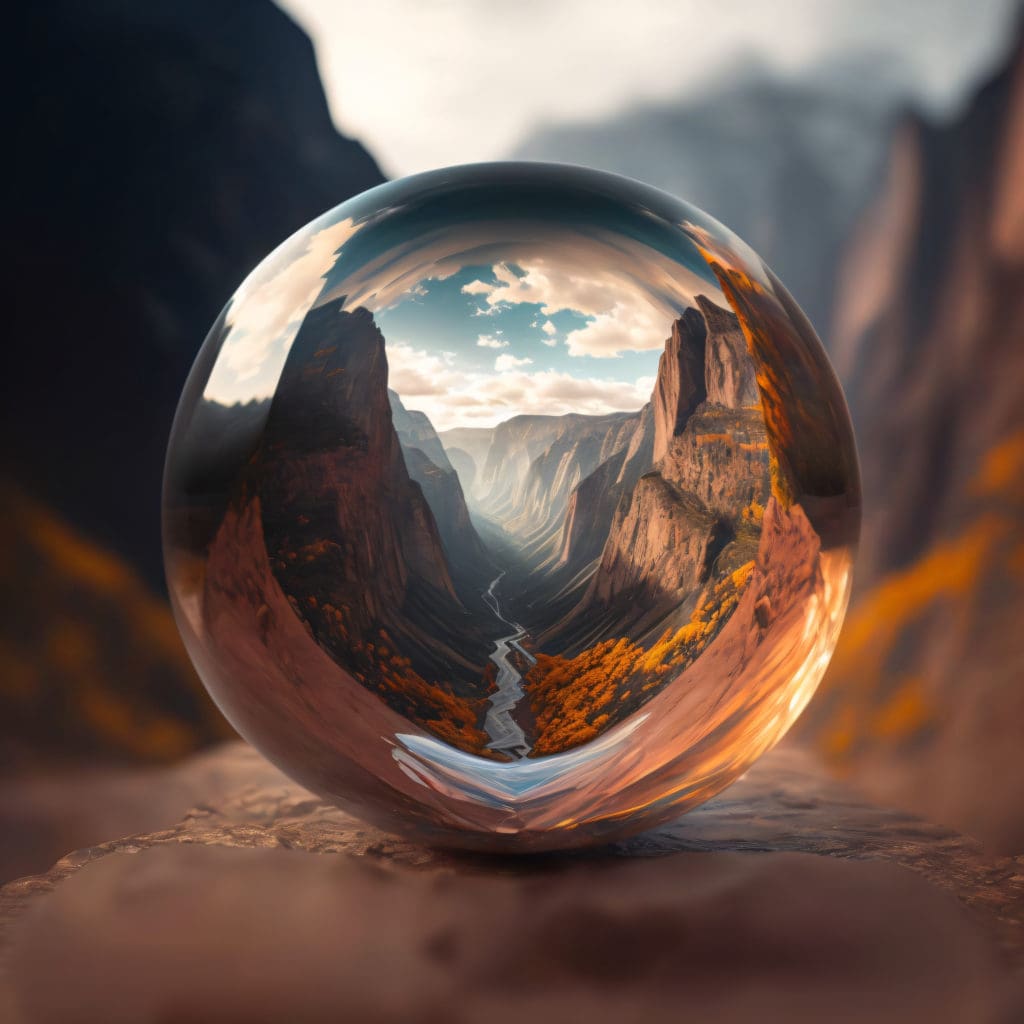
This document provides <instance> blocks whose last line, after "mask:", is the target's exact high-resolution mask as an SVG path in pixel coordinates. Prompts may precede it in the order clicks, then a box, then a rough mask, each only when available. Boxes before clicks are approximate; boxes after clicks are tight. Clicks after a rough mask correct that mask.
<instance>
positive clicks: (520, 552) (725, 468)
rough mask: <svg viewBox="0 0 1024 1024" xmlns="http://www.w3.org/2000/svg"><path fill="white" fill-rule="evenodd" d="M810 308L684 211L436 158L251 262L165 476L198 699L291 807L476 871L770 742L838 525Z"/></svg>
mask: <svg viewBox="0 0 1024 1024" xmlns="http://www.w3.org/2000/svg"><path fill="white" fill-rule="evenodd" d="M859 502H860V497H859V484H858V470H857V461H856V453H855V449H854V442H853V436H852V432H851V428H850V422H849V417H848V414H847V410H846V406H845V403H844V400H843V397H842V393H841V391H840V388H839V385H838V383H837V382H836V378H835V376H834V375H833V373H832V370H831V368H830V366H829V364H828V361H827V359H826V357H825V354H824V351H823V349H822V346H821V344H820V342H819V341H818V339H817V337H816V336H815V334H814V332H813V330H812V329H811V327H810V325H809V324H808V322H807V320H806V318H805V317H804V316H803V314H802V313H801V312H800V310H799V308H798V307H797V306H796V304H795V303H794V301H793V299H792V298H791V297H790V296H789V294H788V293H787V292H786V290H785V289H784V288H783V287H782V286H781V284H780V283H779V282H778V281H777V280H776V279H775V277H774V276H773V275H772V273H771V271H769V270H768V269H767V267H765V265H764V264H763V263H762V262H761V260H760V259H759V258H758V257H757V256H756V255H755V254H754V253H753V252H752V251H751V250H750V249H749V248H748V247H747V246H746V245H745V244H744V243H743V242H741V241H740V240H739V239H738V238H737V237H736V236H735V235H733V234H732V233H731V232H730V231H728V230H727V229H726V228H724V227H723V226H722V225H720V224H718V223H717V222H716V221H714V220H712V219H711V218H710V217H708V216H707V215H706V214H704V213H702V212H701V211H700V210H697V209H695V208H694V207H692V206H689V205H687V204H686V203H683V202H680V201H679V200H677V199H674V198H672V197H671V196H668V195H666V194H664V193H662V192H659V191H657V190H655V189H652V188H648V187H646V186H643V185H641V184H639V183H637V182H634V181H630V180H627V179H625V178H620V177H616V176H613V175H609V174H603V173H598V172H595V171H590V170H584V169H582V168H575V167H562V166H557V165H545V164H487V165H479V166H471V167H458V168H452V169H448V170H440V171H432V172H430V173H427V174H421V175H417V176H414V177H410V178H405V179H403V180H401V181H395V182H392V183H390V184H386V185H382V186H380V187H379V188H375V189H372V190H371V191H369V192H366V193H363V194H362V195H360V196H357V197H356V198H354V199H352V200H350V201H348V202H346V203H343V204H342V205H341V206H339V207H337V208H336V209H335V210H332V211H331V212H329V213H326V214H324V215H323V216H322V217H320V218H319V219H318V220H316V221H314V222H313V223H312V224H310V225H308V226H307V227H305V228H303V229H302V230H301V231H299V232H298V233H297V234H295V235H293V236H292V237H291V238H290V239H288V240H287V241H286V242H285V243H284V244H283V245H281V246H280V247H279V248H278V249H276V250H275V251H274V252H273V253H271V254H270V255H269V256H268V257H267V258H266V259H265V260H264V261H263V263H261V264H260V265H259V266H258V267H257V268H256V269H255V270H254V271H253V272H252V274H250V276H249V277H248V278H247V279H246V280H245V282H244V283H243V284H242V285H241V287H240V288H239V289H238V291H237V292H236V293H235V294H234V296H232V298H231V300H230V301H229V302H228V304H227V306H226V307H225V309H224V311H223V313H222V314H221V316H220V317H219V319H218V320H217V322H216V323H215V324H214V326H213V328H212V330H211V332H210V334H209V337H208V338H207V339H206V342H205V344H204V345H203V348H202V350H201V352H200V353H199V357H198V359H197V361H196V364H195V366H194V368H193V370H192V373H191V376H190V377H189V380H188V383H187V385H186V387H185V391H184V394H183V396H182V399H181V403H180V406H179V409H178V413H177V418H176V420H175V424H174V429H173V433H172V436H171V442H170V448H169V451H168V456H167V467H166V475H165V485H164V546H165V559H166V566H167V577H168V582H169V586H170V593H171V599H172V603H173V606H174V610H175V615H176V617H177V620H178V624H179V626H180V629H181V632H182V634H183V636H184V639H185V643H186V645H187V647H188V649H189V652H190V653H191V656H192V658H193V660H194V661H195V664H196V667H197V668H198V671H199V673H200V675H201V677H202V679H203V681H204V682H205V684H206V686H207V687H208V688H209V690H210V693H211V694H212V695H213V697H214V699H215V700H216V701H217V703H218V705H219V706H220V707H221V709H222V710H223V711H224V713H225V714H226V715H227V717H228V718H229V719H230V721H231V722H232V723H233V725H234V726H235V727H236V728H237V729H238V731H239V732H240V733H241V734H242V735H243V736H244V737H245V738H246V739H248V740H249V741H250V742H252V743H253V744H254V745H255V746H256V747H257V748H258V749H259V750H260V751H262V752H263V753H264V754H265V755H266V756H267V757H268V758H270V759H271V760H272V761H273V762H275V763H276V764H277V765H279V766H280V767H281V768H282V769H283V770H284V771H286V772H287V773H288V774H290V775H291V776H293V777H294V778H295V779H296V780H297V781H299V782H301V783H302V784H303V785H304V786H307V787H308V788H310V789H311V790H314V791H315V792H317V793H319V794H322V795H323V796H324V797H326V798H328V799H330V800H332V801H335V802H336V803H338V804H339V805H341V806H342V807H344V808H346V809H348V810H350V811H351V812H352V813H353V814H356V815H358V816H360V817H362V818H363V819H365V820H367V821H370V822H373V823H375V824H377V825H379V826H380V827H382V828H384V829H387V830H389V831H393V832H397V833H401V834H404V835H406V836H408V837H411V838H415V839H418V840H421V841H425V842H429V843H438V844H443V845H448V846H458V847H465V848H477V849H499V850H500V849H509V850H542V849H557V848H569V847H576V846H584V845H588V844H594V843H600V842H605V841H609V840H612V839H615V838H619V837H623V836H626V835H629V834H632V833H636V832H639V831H641V830H643V829H645V828H647V827H649V826H652V825H655V824H657V823H659V822H662V821H665V820H667V819H669V818H672V817H674V816H677V815H679V814H680V813H682V812H683V811H685V810H687V809H689V808H692V807H694V806H695V805H697V804H699V803H701V802H702V801H704V800H706V799H708V798H709V797H711V796H713V795H714V794H715V793H717V792H718V791H720V790H721V789H722V788H723V787H725V786H727V785H728V784H729V783H730V782H731V781H732V780H734V779H735V778H736V777H737V776H739V775H740V774H741V773H742V772H743V771H745V770H746V769H747V767H748V766H749V765H750V764H751V763H752V762H753V761H754V760H755V759H756V758H757V757H758V756H759V755H760V754H762V753H763V752H764V751H766V750H767V749H769V748H770V747H771V746H772V745H773V744H774V743H775V742H776V741H777V740H778V739H779V738H780V737H781V736H782V735H783V733H784V732H785V731H786V730H787V729H788V728H789V726H790V725H791V724H792V723H793V721H794V720H795V718H796V717H797V716H798V715H799V713H800V711H801V710H802V709H803V707H804V705H805V704H806V703H807V701H808V699H809V698H810V696H811V694H812V693H813V691H814V689H815V687H816V686H817V684H818V682H819V680H820V678H821V676H822V673H823V672H824V670H825V666H826V664H827V662H828V659H829V657H830V655H831V653H832V649H833V647H834V645H835V642H836V637H837V633H838V630H839V627H840V623H841V620H842V617H843V614H844V612H845V608H846V603H847V598H848V595H849V588H850V565H851V559H852V554H853V549H854V545H855V543H856V537H857V531H858V526H859Z"/></svg>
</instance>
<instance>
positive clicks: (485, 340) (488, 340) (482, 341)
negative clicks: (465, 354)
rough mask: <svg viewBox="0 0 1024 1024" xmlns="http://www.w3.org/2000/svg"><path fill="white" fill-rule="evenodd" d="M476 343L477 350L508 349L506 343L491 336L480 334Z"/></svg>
mask: <svg viewBox="0 0 1024 1024" xmlns="http://www.w3.org/2000/svg"><path fill="white" fill-rule="evenodd" d="M476 343H477V346H478V347H479V348H508V342H507V341H503V340H502V339H501V338H496V337H494V335H493V334H481V335H480V337H478V338H477V339H476Z"/></svg>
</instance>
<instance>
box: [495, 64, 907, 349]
mask: <svg viewBox="0 0 1024 1024" xmlns="http://www.w3.org/2000/svg"><path fill="white" fill-rule="evenodd" d="M889 63H890V64H891V62H889ZM880 70H886V69H880V68H879V67H878V66H877V65H876V63H875V62H874V61H872V60H871V59H869V58H865V63H864V64H863V65H862V66H860V67H859V68H852V67H846V68H845V69H844V74H843V76H839V75H837V74H834V73H833V71H832V69H830V68H824V69H822V70H821V71H820V72H818V73H816V74H813V75H810V76H808V77H806V78H805V79H803V80H797V81H794V80H783V79H780V78H778V77H776V76H774V75H773V74H771V73H770V72H768V71H766V70H763V69H758V68H751V69H745V68H742V67H740V68H737V69H735V70H734V71H733V72H732V73H731V74H730V76H729V78H725V77H722V78H720V79H718V80H716V81H713V82H711V83H710V84H709V85H707V86H706V88H705V89H704V90H703V91H700V92H698V93H695V94H693V95H689V96H682V97H680V98H679V99H678V100H676V101H673V102H668V103H661V104H657V105H653V104H651V105H645V106H635V107H632V108H630V109H628V110H625V111H623V112H622V113H621V114H618V115H616V116H613V117H609V118H605V119H602V120H600V121H594V122H587V123H579V124H552V125H549V126H546V127H543V128H540V129H538V130H536V131H534V132H533V133H532V134H531V135H530V136H528V137H527V138H525V139H523V141H522V142H521V143H520V144H519V145H518V146H516V147H515V148H514V149H513V151H512V152H511V153H510V154H509V156H510V157H511V158H513V159H525V160H559V161H564V162H567V163H575V164H583V165H585V166H590V167H597V168H600V169H602V170H608V171H614V172H616V173H618V174H625V175H627V176H629V177H632V178H637V179H639V180H641V181H645V182H648V183H649V184H651V185H655V186H657V187H658V188H662V189H665V190H666V191H668V192H670V193H672V194H674V195H677V196H679V197H680V198H681V199H685V200H687V201H688V202H691V203H694V204H695V205H697V206H699V207H700V208H701V209H703V210H706V211H707V212H708V213H710V214H711V215H712V216H714V217H717V218H718V219H719V220H721V221H722V223H724V224H726V225H727V226H728V227H729V228H731V229H732V230H733V231H735V232H736V233H737V234H738V235H739V236H740V237H741V238H743V240H744V241H746V242H748V243H749V244H750V245H751V246H753V247H754V249H755V250H756V251H757V252H758V254H759V255H760V256H762V257H763V258H764V259H765V260H766V261H767V262H768V264H769V266H771V268H772V269H773V270H774V271H775V272H776V273H777V274H778V275H779V277H780V278H781V279H782V281H783V282H784V283H785V284H786V286H787V288H789V290H790V291H791V292H792V293H793V295H794V296H795V297H796V299H797V301H798V302H799V303H800V305H801V306H802V307H803V308H804V310H805V311H806V312H807V314H808V316H809V317H810V319H811V321H812V322H813V323H814V324H815V325H816V326H817V328H818V330H819V332H821V333H822V334H824V333H825V331H826V329H827V327H828V325H829V321H830V317H831V308H832V293H833V287H834V280H835V272H836V266H837V261H838V259H839V257H840V253H841V251H842V247H843V243H844V241H845V237H846V235H847V233H848V232H849V230H850V229H851V227H852V226H853V224H854V222H855V220H856V217H857V214H858V213H859V211H860V210H861V208H862V207H863V204H864V203H865V202H866V201H867V199H868V197H869V196H870V194H871V193H872V190H873V188H874V186H875V184H876V181H877V177H878V175H879V173H880V169H881V165H882V161H883V157H884V152H885V146H886V140H887V137H888V132H889V130H890V126H891V124H892V121H893V119H894V116H895V113H896V112H897V110H898V109H899V108H900V106H901V104H902V97H903V95H904V90H903V85H902V83H901V82H900V81H899V80H898V79H894V78H893V77H892V75H891V70H892V69H891V67H890V68H888V69H887V73H885V74H879V71H880ZM853 81H856V82H858V84H857V86H856V87H851V82H853Z"/></svg>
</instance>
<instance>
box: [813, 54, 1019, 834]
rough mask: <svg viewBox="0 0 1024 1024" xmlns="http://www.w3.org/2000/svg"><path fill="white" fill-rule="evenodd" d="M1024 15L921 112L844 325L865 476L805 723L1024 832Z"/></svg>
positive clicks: (853, 754)
mask: <svg viewBox="0 0 1024 1024" xmlns="http://www.w3.org/2000/svg"><path fill="white" fill-rule="evenodd" d="M1022 40H1024V36H1020V37H1018V40H1017V43H1016V45H1015V47H1014V48H1013V50H1012V51H1011V53H1010V56H1009V60H1008V61H1007V63H1006V65H1005V67H1004V68H1003V69H1002V70H1001V71H999V73H997V74H996V75H994V76H993V77H992V78H991V80H989V81H988V82H986V83H984V84H983V86H982V87H981V88H980V89H979V91H978V92H977V94H976V95H975V96H974V98H973V100H972V101H971V102H970V103H969V104H968V105H967V106H966V108H965V109H964V111H963V112H962V114H960V115H959V116H958V117H957V118H956V119H955V120H952V121H951V122H949V123H944V124H943V123H933V122H931V121H929V120H925V119H924V118H922V117H919V116H909V117H907V118H906V119H905V120H904V121H903V123H902V124H901V126H900V129H899V131H898V132H897V134H896V137H895V139H894V141H893V148H892V153H891V159H890V165H889V172H888V175H887V178H886V182H885V185H884V188H883V189H882V192H881V194H880V195H879V197H878V200H877V202H876V203H875V204H874V205H873V207H871V208H870V209H869V210H868V211H866V213H865V215H864V216H863V218H862V224H861V228H860V230H859V231H858V233H857V234H856V236H855V237H854V238H853V239H852V241H851V244H850V246H849V249H848V251H847V254H846V260H845V264H844V268H843V274H842V277H841V279H840V283H839V300H838V302H837V307H836V316H835V326H834V330H833V332H832V334H833V339H834V340H833V354H834V359H835V363H836V368H837V370H838V372H839V373H840V375H841V378H842V379H843V381H844V383H845V386H846V389H847V395H848V397H849V401H850V408H851V411H852V413H853V419H854V424H855V426H856V429H857V435H858V442H859V445H860V452H861V464H862V467H863V479H864V527H863V537H862V545H861V552H862V554H861V557H860V559H859V561H858V566H857V575H856V582H857V589H856V590H855V593H854V597H853V602H852V606H851V611H850V614H849V616H848V619H847V626H846V628H845V630H844V632H843V635H842V636H841V638H840V645H839V648H838V649H837V652H836V656H835V658H834V660H833V665H832V668H831V669H830V672H829V674H828V675H827V676H826V679H825V681H824V683H823V685H822V690H821V692H820V693H819V695H818V697H817V698H816V700H815V702H814V703H813V704H812V705H811V707H810V708H809V711H808V716H807V718H806V720H805V722H804V723H803V725H804V727H805V728H806V729H807V730H809V731H810V732H811V733H812V734H813V735H814V736H815V737H816V738H817V739H818V741H819V742H820V744H821V746H822V749H823V750H825V751H826V752H827V753H828V754H829V755H830V756H831V757H832V758H833V759H834V761H835V763H836V764H838V765H840V766H841V767H842V768H843V770H845V771H847V772H853V773H855V774H856V775H857V777H858V778H859V779H860V780H861V782H862V783H863V784H864V785H866V786H868V787H870V788H871V789H872V791H873V792H874V793H876V794H878V795H879V796H880V797H881V798H884V799H887V800H893V801H896V802H899V803H901V804H905V805H909V806H911V807H914V808H918V809H920V810H921V811H923V812H924V813H926V814H930V815H934V816H936V817H937V818H939V819H941V820H946V821H952V822H955V823H958V824H959V825H960V826H961V827H964V828H967V829H970V830H972V831H975V832H976V833H977V834H978V835H980V836H981V837H982V838H984V839H986V840H988V841H989V842H991V843H992V844H993V845H995V846H998V847H1002V848H1004V849H1007V850H1011V851H1013V852H1020V851H1021V850H1022V849H1024V759H1022V757H1021V744H1020V736H1021V730H1022V728H1024V688H1022V687H1021V666H1022V665H1024V642H1022V639H1021V630H1020V628H1019V620H1020V610H1021V608H1022V607H1024V583H1022V579H1024V578H1022V576H1021V573H1020V571H1019V566H1020V562H1019V560H1018V559H1019V554H1018V552H1019V551H1020V536H1021V530H1020V524H1021V522H1022V515H1024V512H1022V510H1024V487H1022V480H1024V402H1022V400H1021V380H1022V371H1024V41H1022Z"/></svg>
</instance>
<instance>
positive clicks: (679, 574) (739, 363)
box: [540, 296, 770, 651]
mask: <svg viewBox="0 0 1024 1024" xmlns="http://www.w3.org/2000/svg"><path fill="white" fill-rule="evenodd" d="M698 303H699V310H698V309H688V310H687V311H686V312H685V313H684V314H683V315H682V316H681V317H680V318H679V319H678V320H677V321H676V322H675V323H674V324H673V325H672V333H671V335H670V336H669V338H668V339H667V340H666V342H665V351H664V353H663V354H662V357H661V360H660V362H659V368H658V379H657V381H656V383H655V387H654V393H653V394H652V396H651V406H650V408H651V413H650V418H651V420H653V442H652V446H651V448H652V454H653V457H654V462H653V467H649V466H645V467H644V468H643V470H641V472H642V475H640V473H637V479H636V480H635V482H634V481H630V480H628V477H629V475H631V474H633V473H636V471H637V469H638V468H639V467H640V466H641V465H642V462H641V460H640V458H639V457H638V456H639V455H640V453H641V452H642V451H643V450H644V447H643V444H644V440H643V439H644V437H645V433H646V432H645V431H644V430H637V431H636V434H635V438H634V439H635V440H636V441H637V444H636V445H635V446H634V448H633V449H632V451H633V460H632V462H630V461H629V460H628V459H627V456H626V455H625V454H623V456H622V459H621V461H618V460H616V461H613V462H610V463H606V464H605V465H604V466H602V467H600V468H599V470H598V472H597V473H596V474H595V475H594V477H593V479H592V480H588V481H584V482H583V483H582V484H581V485H580V487H579V488H578V489H577V491H578V493H577V495H576V497H575V501H573V502H571V503H570V515H569V516H567V518H566V525H565V529H564V531H563V552H562V554H563V559H564V560H565V562H566V563H567V562H568V561H569V559H571V558H573V556H574V555H575V558H576V560H577V562H576V564H579V562H581V561H582V557H583V556H585V554H588V553H589V552H590V551H592V550H594V548H595V547H596V544H595V542H594V540H593V536H594V533H595V532H596V531H595V527H596V526H597V525H599V524H601V523H602V521H603V519H604V516H606V515H607V513H608V508H609V501H610V499H611V498H612V497H615V498H617V505H616V506H615V510H614V514H613V519H612V520H611V522H610V524H609V526H610V529H609V530H608V531H607V532H606V533H605V534H604V536H606V537H607V540H606V541H605V542H604V545H603V548H602V550H601V554H600V560H599V562H598V564H597V567H596V570H595V572H594V574H593V576H592V577H591V579H590V581H589V583H588V584H587V587H586V590H585V592H584V593H582V596H581V598H580V600H579V602H578V603H577V604H576V605H575V606H574V607H573V608H572V609H571V610H570V611H568V613H567V614H566V615H565V616H564V617H563V618H562V619H561V620H560V621H558V622H557V623H556V624H555V625H553V626H549V628H547V629H546V630H545V631H544V632H543V633H542V634H541V637H540V643H541V645H542V647H543V648H544V649H554V650H560V649H565V650H570V651H577V650H579V649H580V648H581V647H583V646H585V645H586V644H588V643H592V642H596V641H597V640H598V639H600V638H602V636H620V635H623V636H627V637H629V638H630V639H632V640H642V639H643V638H644V637H646V636H649V635H650V634H651V631H652V630H655V629H657V628H659V627H661V628H663V627H664V625H665V623H666V617H667V616H673V617H674V618H675V617H680V616H681V617H682V620H683V621H685V618H686V617H688V616H689V614H690V613H691V612H692V611H693V608H694V604H695V602H696V600H697V597H698V595H699V593H700V592H701V590H702V588H703V587H704V586H705V585H706V584H707V583H708V582H709V580H711V579H712V577H713V576H715V575H717V574H721V573H723V572H725V571H732V570H733V569H735V568H737V567H738V565H739V564H741V563H742V562H743V561H746V560H748V559H749V558H750V557H752V556H753V551H754V550H755V549H756V534H757V529H758V523H759V520H758V516H759V514H760V512H763V509H764V506H765V504H766V502H767V500H768V497H769V494H770V472H769V458H768V448H767V442H766V437H765V429H764V422H763V420H762V418H761V410H760V407H759V405H758V404H756V403H757V391H756V382H755V380H754V375H753V364H752V361H751V359H750V357H749V355H748V354H747V350H746V345H745V342H744V341H743V336H742V333H741V331H740V329H739V324H738V321H737V319H736V317H735V315H733V314H732V313H730V312H729V311H728V310H725V309H721V308H720V307H718V306H716V305H715V304H713V303H712V302H711V301H710V300H708V299H707V298H706V297H704V296H700V297H699V299H698ZM642 423H643V417H641V418H640V419H639V420H638V426H639V425H640V424H642ZM627 467H628V471H627ZM647 470H649V471H647ZM598 492H600V493H605V494H607V499H606V501H605V503H603V504H602V503H601V502H600V501H599V502H596V503H594V504H593V505H590V503H589V502H588V500H587V499H588V497H590V496H593V495H595V494H597V493H598ZM584 538H587V540H584ZM574 548H575V551H574ZM577 590H579V584H577ZM674 618H673V621H674Z"/></svg>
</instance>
